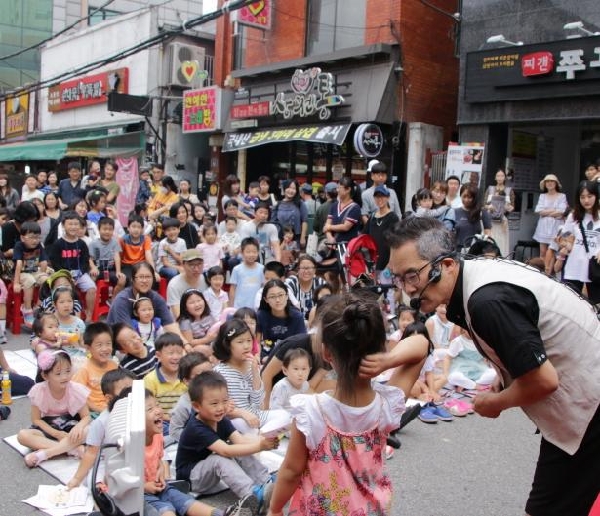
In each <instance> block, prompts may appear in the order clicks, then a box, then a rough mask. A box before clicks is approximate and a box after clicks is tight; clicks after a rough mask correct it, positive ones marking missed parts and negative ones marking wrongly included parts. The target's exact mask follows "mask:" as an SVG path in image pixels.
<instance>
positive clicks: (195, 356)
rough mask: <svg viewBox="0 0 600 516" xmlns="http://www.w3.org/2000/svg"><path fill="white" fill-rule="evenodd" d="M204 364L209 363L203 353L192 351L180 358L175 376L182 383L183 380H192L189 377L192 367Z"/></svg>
mask: <svg viewBox="0 0 600 516" xmlns="http://www.w3.org/2000/svg"><path fill="white" fill-rule="evenodd" d="M206 362H210V361H209V360H208V357H207V356H206V355H205V354H204V353H200V352H198V351H192V352H191V353H188V354H187V355H185V356H183V357H181V360H180V361H179V370H178V371H177V376H179V379H180V380H181V381H182V382H183V380H192V378H190V376H191V375H192V370H193V369H194V367H196V366H199V365H200V364H205V363H206Z"/></svg>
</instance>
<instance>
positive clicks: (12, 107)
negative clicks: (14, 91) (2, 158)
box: [4, 93, 29, 138]
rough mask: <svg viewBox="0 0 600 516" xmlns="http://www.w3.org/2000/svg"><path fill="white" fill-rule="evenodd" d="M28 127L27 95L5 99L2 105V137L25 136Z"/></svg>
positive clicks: (22, 94)
mask: <svg viewBox="0 0 600 516" xmlns="http://www.w3.org/2000/svg"><path fill="white" fill-rule="evenodd" d="M28 125H29V93H21V95H16V96H14V97H10V98H7V99H6V101H5V103H4V137H5V138H15V137H17V136H25V135H26V134H27V127H28Z"/></svg>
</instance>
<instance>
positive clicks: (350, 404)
mask: <svg viewBox="0 0 600 516" xmlns="http://www.w3.org/2000/svg"><path fill="white" fill-rule="evenodd" d="M318 325H319V326H318V332H319V333H320V338H319V339H318V342H323V349H322V355H323V359H324V360H326V361H328V362H330V363H331V365H332V366H333V368H334V369H335V371H336V373H337V375H338V380H337V385H336V387H335V389H334V390H333V391H326V392H323V393H320V394H316V395H315V394H310V395H309V394H297V395H296V396H293V397H292V398H291V400H290V401H291V412H292V415H293V417H294V421H293V423H292V430H291V435H290V443H289V447H288V449H287V453H286V456H285V459H284V461H283V464H282V465H281V468H280V470H279V473H278V475H277V482H276V484H275V488H274V491H273V495H272V497H271V501H270V505H269V515H271V516H280V515H281V514H282V510H283V507H284V506H285V504H286V503H287V502H288V500H290V498H291V501H290V507H289V513H288V514H289V516H298V515H307V516H308V515H310V516H320V515H323V516H325V515H333V514H336V515H345V516H362V515H364V516H371V515H372V516H376V515H385V514H390V511H391V502H392V484H391V481H390V479H389V477H388V475H387V473H386V472H385V468H384V465H383V463H384V460H383V453H384V450H385V445H386V437H387V435H388V433H389V432H390V431H391V430H393V429H394V428H397V427H398V424H399V421H400V417H401V416H402V413H403V412H404V399H405V395H404V392H408V391H409V390H410V387H411V386H412V385H413V384H414V382H415V381H416V379H417V378H418V375H419V370H420V367H421V365H422V363H423V360H424V358H425V356H426V355H427V348H428V344H427V341H426V339H425V338H424V337H422V336H421V335H418V336H412V337H409V338H408V339H405V340H404V341H403V345H401V346H397V347H396V348H395V349H394V350H393V351H392V352H391V353H390V354H384V353H383V352H384V350H385V337H386V335H385V327H384V323H383V318H382V317H381V310H380V309H379V305H378V303H377V300H376V299H374V298H373V297H371V296H368V295H365V294H362V295H361V294H359V293H357V292H350V293H345V294H342V295H339V296H331V297H329V298H328V299H327V300H326V301H325V303H324V305H323V308H322V312H321V317H320V319H319V323H318ZM394 366H400V367H399V368H398V370H397V371H395V372H394V374H393V375H392V377H391V379H390V382H389V383H388V384H387V385H382V384H378V383H372V382H371V378H372V377H373V376H376V375H377V374H379V372H381V370H382V367H394ZM400 370H401V371H400Z"/></svg>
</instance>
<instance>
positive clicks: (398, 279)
mask: <svg viewBox="0 0 600 516" xmlns="http://www.w3.org/2000/svg"><path fill="white" fill-rule="evenodd" d="M434 261H435V260H431V261H429V262H427V263H426V264H425V265H423V267H421V268H420V269H418V270H416V271H409V272H407V273H405V274H403V275H400V274H394V276H393V278H392V281H393V283H394V285H396V286H397V287H398V288H401V289H403V290H404V287H405V286H407V285H408V286H411V287H417V286H418V285H419V283H420V282H421V272H422V271H423V269H425V267H427V266H428V265H431V264H432V263H433V262H434Z"/></svg>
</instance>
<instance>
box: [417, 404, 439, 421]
mask: <svg viewBox="0 0 600 516" xmlns="http://www.w3.org/2000/svg"><path fill="white" fill-rule="evenodd" d="M418 417H419V419H420V420H421V421H423V423H437V422H438V417H437V416H436V414H435V407H432V406H431V405H429V404H428V405H425V406H424V407H423V408H422V409H421V411H420V412H419V416H418Z"/></svg>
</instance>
